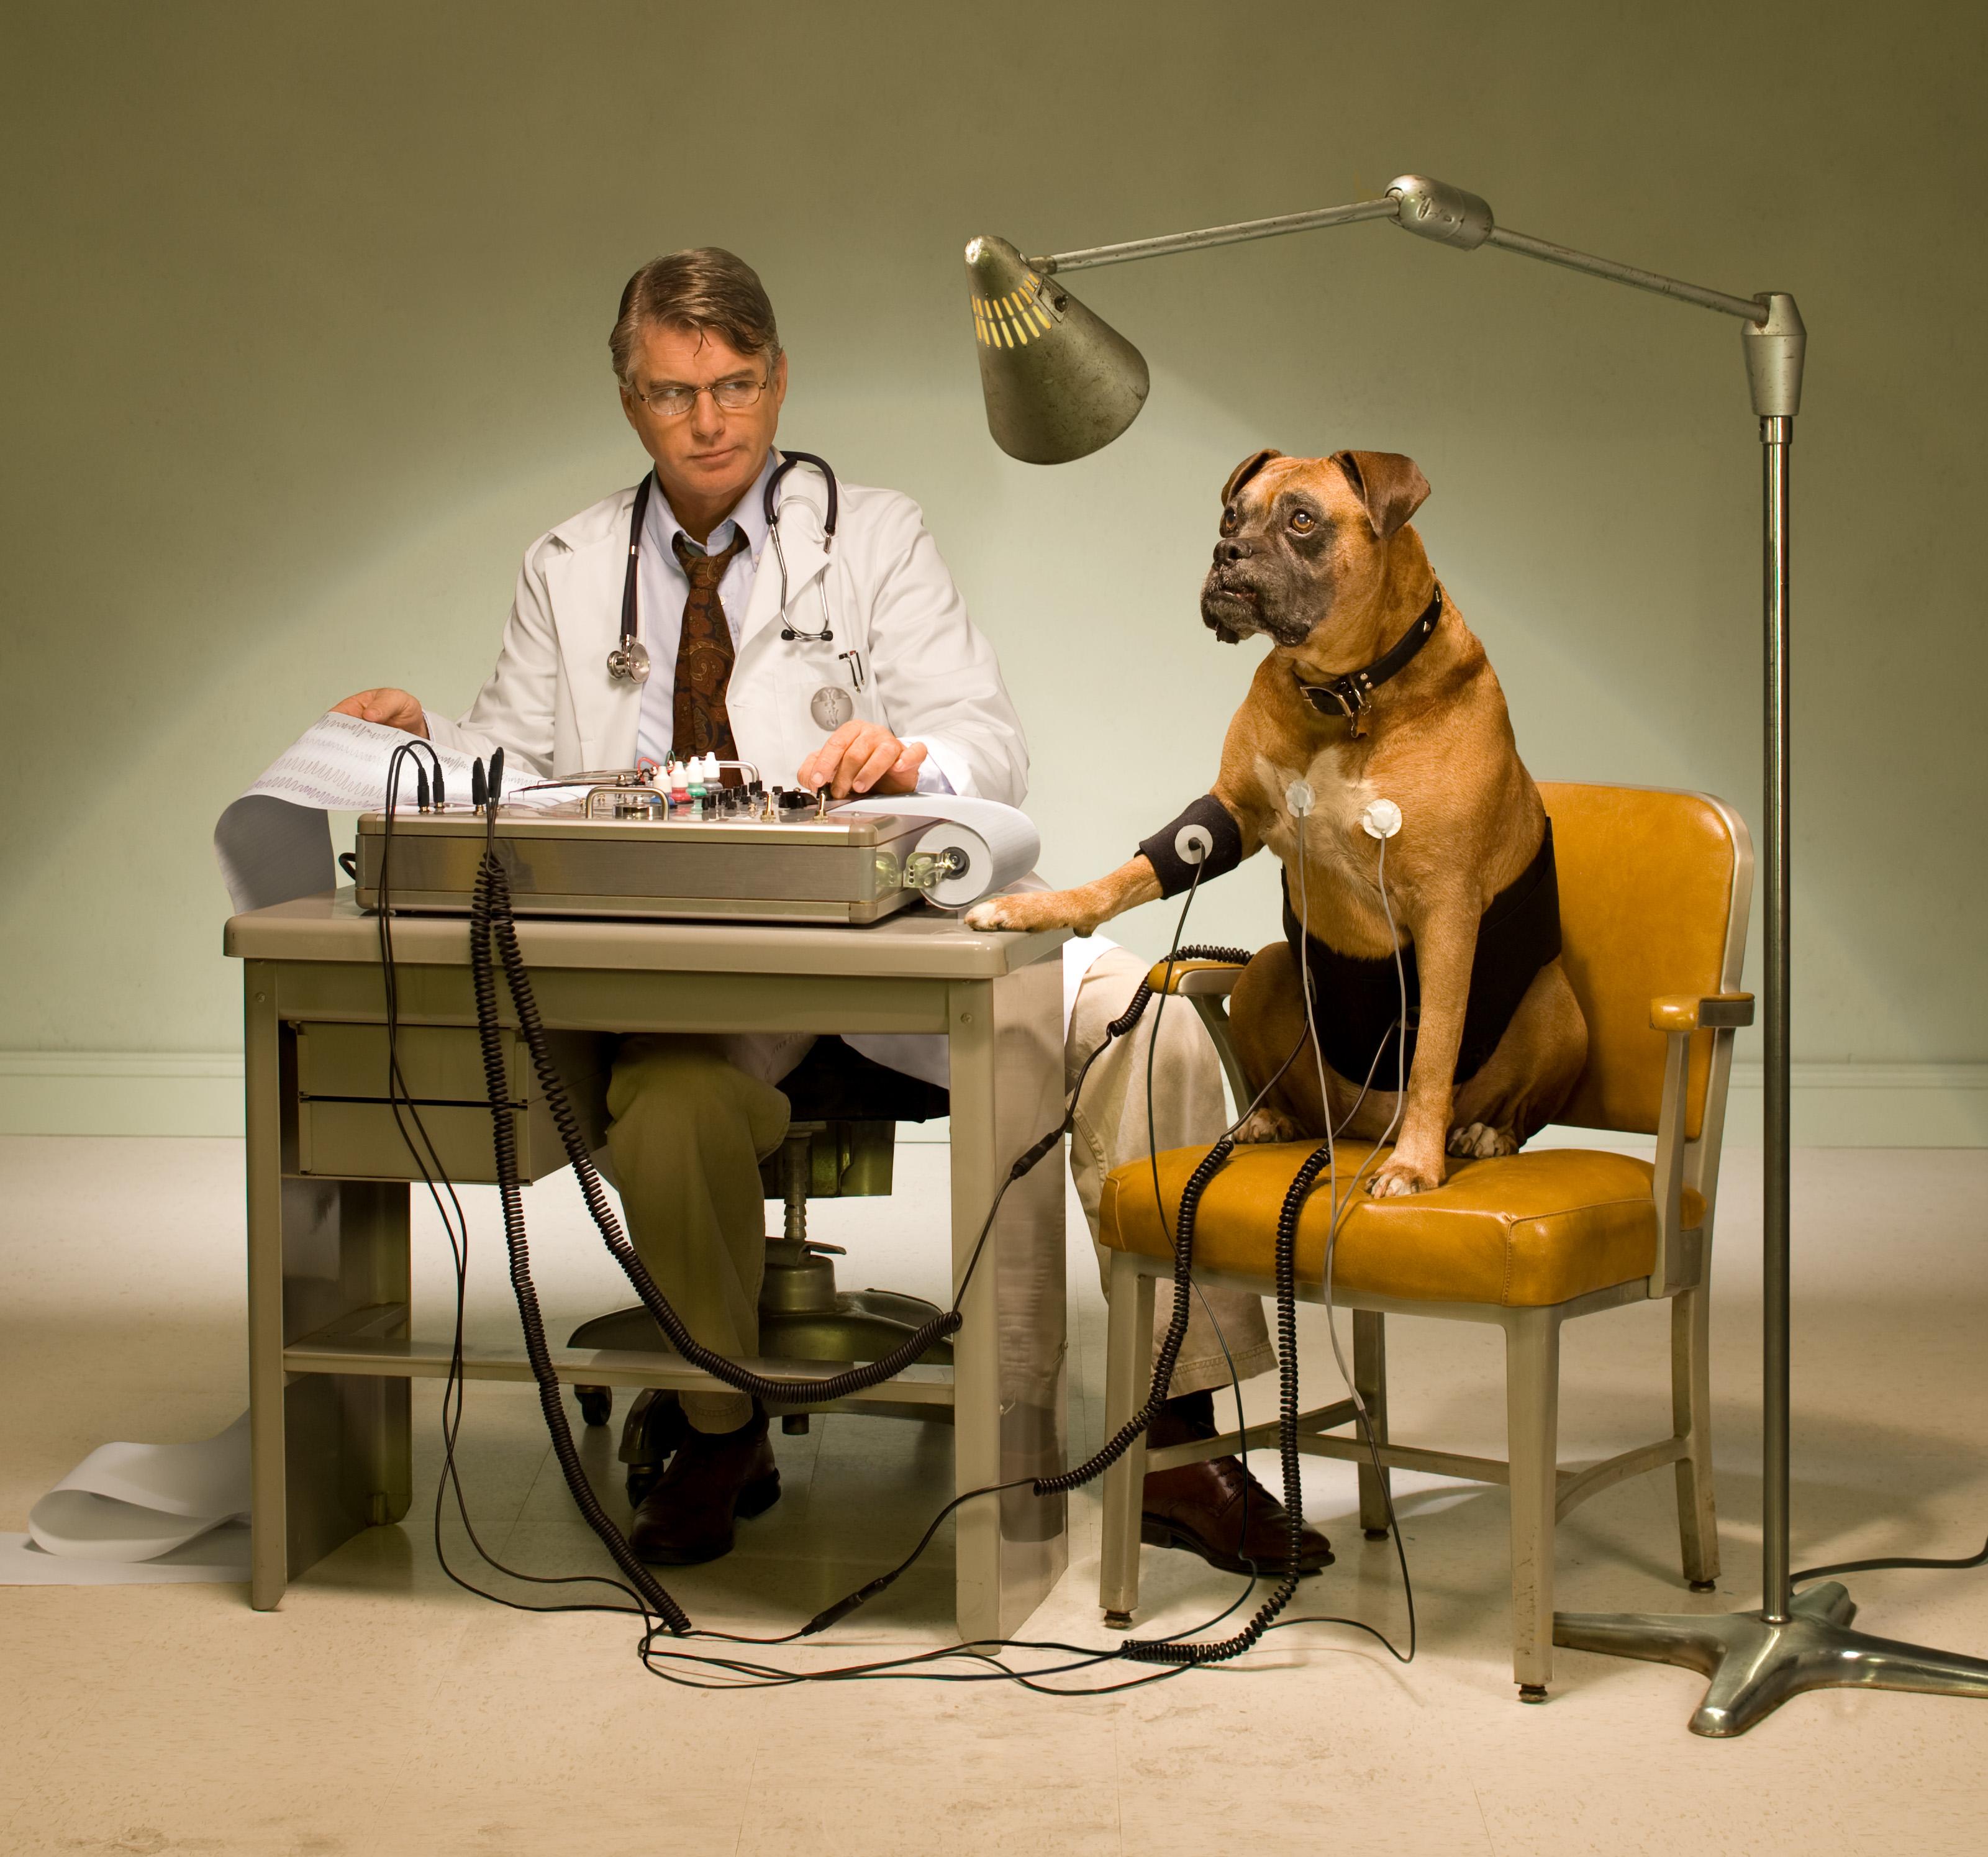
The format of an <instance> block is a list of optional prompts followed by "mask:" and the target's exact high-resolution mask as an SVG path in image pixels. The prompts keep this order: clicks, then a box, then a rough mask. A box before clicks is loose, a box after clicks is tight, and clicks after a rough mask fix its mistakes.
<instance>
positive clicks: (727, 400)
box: [634, 381, 771, 419]
mask: <svg viewBox="0 0 1988 1857" xmlns="http://www.w3.org/2000/svg"><path fill="white" fill-rule="evenodd" d="M770 384H771V383H770V382H769V381H715V382H714V383H713V384H712V385H710V386H708V387H651V388H649V389H648V390H647V391H646V392H644V391H642V390H641V389H639V388H637V389H635V390H634V394H635V397H636V398H637V399H638V400H639V401H641V403H642V404H644V406H646V407H647V408H648V409H649V411H651V412H652V413H654V414H655V415H656V416H657V418H659V419H681V418H682V417H683V416H684V414H686V413H687V412H688V411H690V409H691V408H692V407H694V406H695V405H696V404H697V397H698V394H710V396H711V397H712V403H713V404H715V406H716V407H717V408H718V410H719V411H721V412H726V413H742V412H744V411H745V409H746V408H748V407H749V406H753V405H756V404H758V402H759V396H760V395H761V394H763V393H764V392H765V391H766V389H767V387H768V386H769V385H770Z"/></svg>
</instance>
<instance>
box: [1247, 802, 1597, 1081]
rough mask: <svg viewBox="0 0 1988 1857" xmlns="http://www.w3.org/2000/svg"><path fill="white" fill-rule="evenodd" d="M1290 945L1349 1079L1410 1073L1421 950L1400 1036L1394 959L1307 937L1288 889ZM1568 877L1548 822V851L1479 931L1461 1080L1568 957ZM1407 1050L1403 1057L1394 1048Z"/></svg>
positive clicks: (1406, 955)
mask: <svg viewBox="0 0 1988 1857" xmlns="http://www.w3.org/2000/svg"><path fill="white" fill-rule="evenodd" d="M1284 939H1285V940H1286V941H1287V942H1289V943H1290V947H1291V952H1293V954H1295V955H1296V956H1297V957H1298V959H1300V961H1301V962H1303V965H1304V966H1305V968H1306V969H1307V972H1308V973H1309V975H1310V981H1311V985H1312V988H1313V1011H1314V1013H1316V1015H1317V1020H1318V1037H1319V1044H1320V1047H1322V1048H1323V1050H1324V1054H1325V1061H1326V1062H1327V1064H1330V1065H1331V1067H1333V1069H1334V1071H1337V1073H1338V1074H1339V1075H1340V1076H1341V1077H1344V1078H1346V1079H1347V1081H1348V1082H1350V1083H1353V1084H1359V1083H1361V1081H1364V1079H1365V1078H1366V1077H1368V1074H1370V1072H1371V1075H1372V1077H1373V1079H1374V1088H1375V1089H1377V1090H1391V1089H1393V1088H1394V1087H1395V1076H1396V1066H1397V1064H1399V1066H1400V1074H1401V1075H1402V1076H1404V1077H1405V1076H1406V1075H1407V1074H1408V1071H1411V1070H1412V1069H1413V1068H1414V1066H1415V1026H1416V1022H1417V1020H1418V1019H1419V1017H1420V1016H1421V1012H1422V983H1421V979H1420V977H1419V976H1418V973H1417V971H1416V966H1415V945H1414V943H1413V942H1410V943H1409V944H1408V945H1407V946H1405V947H1404V948H1403V949H1402V950H1401V972H1402V977H1403V978H1404V979H1405V980H1406V981H1407V983H1408V1025H1407V1028H1406V1033H1405V1037H1403V1036H1402V1035H1401V1033H1400V1032H1399V1030H1398V1027H1399V1023H1400V1019H1401V985H1400V983H1399V982H1398V980H1397V979H1396V977H1395V963H1394V961H1393V959H1391V957H1389V956H1382V957H1381V959H1378V960H1366V959H1361V958H1360V957H1358V956H1354V955H1350V954H1341V952H1339V951H1338V950H1337V949H1335V948H1330V947H1328V946H1327V945H1326V944H1325V943H1324V942H1322V941H1320V939H1318V937H1317V935H1310V936H1307V935H1305V934H1304V932H1303V928H1302V926H1301V925H1300V922H1299V921H1298V918H1297V912H1295V911H1294V910H1293V908H1291V898H1290V881H1289V879H1288V878H1286V882H1285V885H1284ZM1559 952H1560V879H1559V876H1558V874H1557V871H1556V869H1555V867H1554V848H1553V821H1552V820H1550V819H1549V820H1547V822H1546V832H1545V834H1544V836H1543V837H1541V839H1540V848H1539V850H1538V851H1537V853H1535V854H1534V855H1533V861H1532V862H1531V863H1530V864H1528V865H1526V868H1525V869H1524V870H1523V871H1521V872H1520V874H1519V875H1518V876H1517V877H1516V878H1515V879H1513V881H1512V882H1510V884H1508V885H1506V887H1505V888H1503V889H1502V890H1500V891H1499V892H1498V894H1497V895H1496V896H1495V897H1493V898H1492V899H1491V906H1490V908H1488V909H1486V911H1485V912H1484V914H1483V918H1481V919H1480V920H1479V922H1478V925H1477V952H1476V955H1475V956H1474V957H1473V958H1472V961H1471V963H1470V998H1469V1004H1468V1005H1467V1006H1466V1008H1465V1009H1464V1015H1463V1041H1462V1044H1461V1045H1460V1046H1459V1047H1458V1050H1457V1054H1456V1071H1455V1081H1456V1082H1457V1083H1459V1084H1462V1083H1465V1082H1467V1081H1469V1079H1470V1078H1471V1077H1474V1076H1476V1074H1477V1073H1478V1072H1479V1071H1480V1070H1482V1069H1483V1067H1484V1065H1485V1064H1486V1062H1487V1061H1488V1060H1489V1057H1490V1056H1491V1054H1492V1053H1493V1051H1495V1050H1496V1049H1497V1048H1498V1040H1499V1039H1501V1038H1503V1037H1504V1035H1505V1028H1506V1027H1507V1026H1509V1025H1510V1023H1512V1015H1513V1013H1516V1011H1517V1010H1519V1002H1520V1000H1523V999H1524V998H1525V996H1526V988H1527V987H1529V986H1531V985H1532V983H1533V976H1534V975H1536V974H1537V972H1539V971H1540V969H1541V968H1542V967H1543V966H1546V964H1547V962H1549V961H1550V960H1552V959H1554V958H1555V957H1556V956H1557V955H1558V954H1559ZM1398 1042H1399V1043H1400V1044H1401V1052H1400V1055H1399V1057H1398V1058H1397V1057H1396V1050H1395V1047H1396V1045H1397V1043H1398Z"/></svg>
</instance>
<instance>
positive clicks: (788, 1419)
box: [780, 1412, 808, 1438]
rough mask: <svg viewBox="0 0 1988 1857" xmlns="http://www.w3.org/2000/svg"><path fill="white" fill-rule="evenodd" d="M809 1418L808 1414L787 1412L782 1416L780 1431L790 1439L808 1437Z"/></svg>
mask: <svg viewBox="0 0 1988 1857" xmlns="http://www.w3.org/2000/svg"><path fill="white" fill-rule="evenodd" d="M807 1429H808V1416H807V1414H806V1412H785V1413H783V1414H782V1415H781V1418H780V1430H781V1432H783V1434H784V1435H785V1436H787V1437H789V1438H805V1437H806V1436H807Z"/></svg>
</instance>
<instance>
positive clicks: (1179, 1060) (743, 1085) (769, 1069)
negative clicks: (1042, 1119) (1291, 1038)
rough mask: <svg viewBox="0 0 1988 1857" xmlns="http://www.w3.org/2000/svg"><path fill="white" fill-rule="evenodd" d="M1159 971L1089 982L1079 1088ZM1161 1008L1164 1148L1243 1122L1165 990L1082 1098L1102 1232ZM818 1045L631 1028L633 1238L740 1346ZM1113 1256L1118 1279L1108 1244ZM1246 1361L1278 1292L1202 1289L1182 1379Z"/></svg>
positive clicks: (709, 1337)
mask: <svg viewBox="0 0 1988 1857" xmlns="http://www.w3.org/2000/svg"><path fill="white" fill-rule="evenodd" d="M1145 972H1146V963H1145V962H1143V961H1141V960H1140V959H1138V957H1137V956H1134V955H1132V954H1130V953H1128V952H1126V951H1125V950H1124V949H1111V950H1109V951H1108V952H1107V953H1105V954H1104V956H1102V957H1101V958H1100V959H1099V960H1097V962H1094V964H1093V966H1092V967H1091V969H1090V972H1089V973H1088V974H1087V976H1085V979H1084V983H1083V985H1082V986H1080V988H1079V989H1078V991H1077V1003H1076V1006H1075V1010H1074V1011H1073V1015H1072V1017H1071V1020H1070V1033H1069V1037H1068V1038H1067V1040H1066V1041H1065V1045H1064V1063H1065V1068H1066V1073H1067V1083H1068V1082H1074V1081H1075V1080H1076V1074H1077V1067H1079V1066H1080V1064H1082V1062H1083V1060H1084V1057H1085V1056H1086V1055H1087V1054H1088V1053H1089V1052H1090V1050H1092V1049H1093V1048H1094V1047H1095V1046H1096V1045H1097V1044H1098V1043H1099V1042H1100V1040H1102V1039H1103V1037H1104V1028H1105V1026H1106V1024H1107V1023H1108V1022H1109V1021H1110V1020H1113V1019H1115V1018H1117V1016H1118V1015H1119V1014H1120V1013H1122V1012H1123V1011H1124V1010H1125V1007H1126V1006H1127V1005H1128V1003H1130V1001H1131V997H1132V995H1133V993H1134V991H1136V990H1137V989H1138V984H1139V982H1140V980H1141V978H1143V977H1144V974H1145ZM1156 1020H1157V1021H1158V1025H1159V1040H1160V1042H1159V1050H1158V1055H1157V1059H1156V1061H1155V1064H1154V1065H1153V1104H1152V1115H1153V1123H1154V1128H1155V1132H1156V1134H1157V1135H1158V1141H1159V1145H1160V1147H1161V1148H1162V1149H1165V1148H1178V1147H1185V1146H1187V1145H1189V1144H1191V1143H1205V1142H1212V1140H1214V1138H1215V1136H1216V1135H1219V1133H1220V1132H1221V1131H1222V1126H1223V1125H1224V1123H1225V1122H1226V1120H1227V1118H1226V1115H1224V1113H1223V1110H1222V1085H1221V1072H1220V1067H1219V1063H1218V1061H1217V1060H1216V1057H1215V1047H1213V1045H1212V1044H1210V1043H1209V1040H1208V1035H1207V1033H1205V1031H1204V1030H1203V1029H1202V1025H1201V1022H1200V1020H1199V1019H1198V1018H1197V1017H1196V1016H1195V1013H1194V1011H1193V1009H1192V1007H1190V1006H1186V1005H1185V1004H1184V1003H1182V1001H1180V1000H1171V1001H1169V1002H1168V1003H1167V1005H1166V1007H1165V1010H1164V1012H1162V1011H1161V1005H1160V1002H1159V1001H1158V1000H1155V1001H1153V1002H1152V1003H1151V1005H1149V1006H1148V1007H1147V1009H1146V1013H1145V1016H1144V1018H1143V1019H1142V1020H1141V1022H1140V1023H1139V1025H1138V1027H1137V1028H1136V1029H1135V1030H1134V1032H1133V1033H1132V1034H1131V1036H1129V1037H1125V1038H1122V1039H1120V1040H1117V1042H1116V1043H1115V1044H1114V1045H1113V1046H1112V1047H1111V1050H1108V1051H1107V1052H1106V1053H1105V1054H1104V1057H1101V1058H1100V1059H1099V1060H1098V1061H1097V1064H1094V1066H1093V1067H1092V1068H1091V1072H1090V1079H1089V1081H1087V1083H1086V1084H1085V1085H1084V1100H1083V1101H1082V1102H1081V1103H1080V1104H1079V1105H1078V1108H1077V1119H1076V1124H1075V1131H1074V1134H1073V1138H1072V1141H1071V1144H1070V1170H1071V1172H1072V1173H1073V1175H1074V1176H1075V1179H1076V1182H1077V1196H1078V1197H1079V1199H1081V1201H1082V1202H1083V1204H1084V1216H1085V1217H1086V1219H1088V1221H1089V1222H1090V1231H1091V1236H1092V1238H1093V1240H1095V1239H1096V1237H1097V1205H1098V1193H1099V1191H1100V1187H1101V1186H1102V1183H1103V1181H1104V1176H1105V1175H1106V1174H1107V1173H1109V1172H1111V1169H1113V1168H1114V1167H1116V1166H1117V1165H1120V1164H1121V1162H1125V1161H1131V1160H1138V1159H1144V1156H1145V1155H1147V1154H1148V1153H1149V1152H1151V1149H1150V1148H1149V1147H1148V1144H1147V1139H1146V1132H1147V1122H1146V1115H1147V1110H1146V1054H1147V1052H1148V1049H1149V1048H1150V1047H1151V1043H1152V1039H1153V1032H1154V1026H1155V1021H1156ZM812 1043H813V1040H812V1039H811V1038H810V1037H805V1036H800V1037H695V1036H691V1035H684V1034H673V1033H672V1034H657V1035H644V1036H641V1037H629V1038H624V1039H623V1040H622V1041H621V1044H620V1047H619V1049H618V1050H617V1052H616V1054H615V1057H614V1071H613V1074H612V1076H611V1077H610V1080H609V1083H608V1089H607V1107H608V1111H609V1113H610V1115H612V1116H613V1118H614V1120H613V1122H612V1123H611V1124H610V1127H609V1128H608V1131H607V1148H608V1158H609V1162H610V1169H609V1171H610V1173H611V1175H612V1177H613V1179H614V1182H615V1184H616V1186H617V1187H618V1188H619V1189H620V1195H621V1206H622V1211H623V1213H624V1216H625V1217H626V1219H627V1227H628V1236H629V1238H630V1240H631V1242H632V1243H634V1246H635V1249H636V1250H637V1251H638V1252H639V1253H641V1258H642V1261H643V1263H645V1264H646V1265H647V1267H648V1270H649V1274H650V1275H651V1276H652V1277H654V1279H655V1280H656V1285H657V1287H658V1288H659V1289H660V1290H661V1291H662V1293H663V1294H664V1297H666V1298H667V1299H668V1301H669V1303H670V1304H671V1306H672V1307H674V1309H675V1310H676V1311H677V1313H678V1315H680V1316H681V1317H682V1318H683V1321H684V1323H685V1326H686V1327H688V1328H689V1330H690V1331H691V1334H694V1335H695V1336H696V1338H698V1340H699V1341H702V1343H703V1344H704V1345H705V1346H706V1347H707V1348H714V1349H715V1350H716V1351H718V1352H719V1353H721V1354H726V1355H732V1356H733V1357H734V1358H745V1357H749V1356H752V1355H756V1354H757V1353H758V1352H759V1285H760V1282H761V1280H762V1278H763V1277H764V1275H765V1274H766V1206H765V1203H764V1201H763V1200H762V1197H761V1186H760V1180H759V1162H761V1161H762V1159H764V1158H765V1157H766V1156H767V1155H770V1154H771V1153H773V1152H774V1150H775V1149H776V1148H778V1147H779V1145H780V1142H781V1141H782V1140H783V1138H784V1137H785V1136H786V1131H787V1121H788V1109H787V1099H786V1097H785V1096H783V1094H781V1093H780V1091H779V1089H778V1088H777V1087H776V1084H777V1081H778V1079H779V1077H783V1076H785V1075H786V1074H787V1072H788V1071H790V1070H791V1069H792V1068H793V1067H794V1065H796V1064H798V1063H800V1060H801V1059H802V1058H803V1057H804V1056H805V1055H806V1052H807V1050H808V1047H809V1046H810V1044H812ZM1066 1087H1067V1084H1066ZM1051 1113H1052V1114H1053V1113H1054V1112H1053V1111H1051ZM1098 1261H1099V1268H1100V1275H1106V1274H1107V1263H1108V1260H1107V1255H1106V1253H1104V1252H1103V1251H1102V1250H1100V1251H1099V1253H1098ZM1171 1307H1172V1286H1171V1284H1169V1283H1167V1282H1165V1280H1162V1281H1161V1283H1160V1284H1158V1286H1157V1294H1156V1297H1155V1321H1156V1322H1157V1323H1158V1324H1159V1328H1161V1329H1163V1328H1165V1323H1166V1321H1167V1318H1168V1314H1169V1313H1170V1311H1171ZM1218 1331H1219V1332H1218ZM1157 1332H1158V1330H1156V1333H1157ZM1224 1341H1226V1343H1227V1352H1226V1354H1225V1353H1224V1351H1223V1346H1222V1344H1223V1342H1224ZM1231 1358H1232V1359H1233V1361H1234V1363H1235V1372H1236V1375H1238V1376H1239V1377H1242V1378H1247V1377H1249V1375H1253V1374H1257V1373H1261V1372H1265V1371H1266V1369H1267V1368H1270V1367H1272V1366H1273V1365H1276V1355H1274V1353H1273V1351H1272V1350H1271V1347H1270V1337H1269V1334H1268V1331H1266V1328H1265V1327H1264V1323H1263V1303H1262V1301H1261V1300H1260V1299H1259V1298H1258V1297H1253V1296H1249V1295H1247V1294H1243V1293H1242V1292H1240V1291H1237V1290H1205V1291H1202V1292H1201V1293H1200V1294H1199V1295H1198V1296H1197V1297H1196V1298H1195V1307H1194V1309H1193V1310H1192V1312H1191V1314H1190V1316H1189V1318H1188V1332H1187V1340H1186V1344H1185V1346H1184V1347H1183V1348H1182V1353H1181V1358H1180V1362H1179V1365H1178V1367H1177V1368H1176V1369H1175V1374H1174V1381H1173V1389H1172V1390H1173V1391H1174V1392H1176V1393H1186V1392H1199V1391H1200V1390H1201V1389H1203V1388H1205V1387H1214V1386H1222V1385H1227V1384H1228V1382H1229V1372H1230V1368H1229V1361H1230V1359H1231ZM683 1405H684V1411H685V1415H686V1416H688V1419H689V1420H690V1422H691V1424H692V1425H693V1426H696V1428H697V1429H698V1430H700V1431H705V1432H723V1431H730V1430H732V1429H735V1427H737V1426H741V1425H743V1424H744V1423H745V1422H746V1420H747V1419H748V1418H749V1417H750V1416H751V1412H752V1402H751V1401H750V1400H749V1399H747V1398H746V1396H745V1395H744V1394H742V1393H736V1392H731V1391H729V1390H727V1391H725V1392H696V1393H686V1394H685V1395H684V1398H683Z"/></svg>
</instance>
